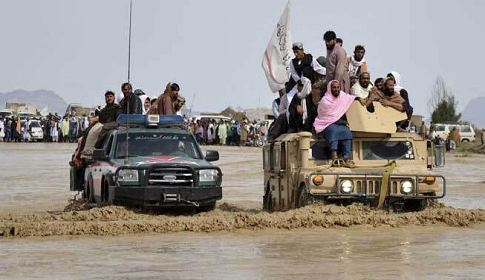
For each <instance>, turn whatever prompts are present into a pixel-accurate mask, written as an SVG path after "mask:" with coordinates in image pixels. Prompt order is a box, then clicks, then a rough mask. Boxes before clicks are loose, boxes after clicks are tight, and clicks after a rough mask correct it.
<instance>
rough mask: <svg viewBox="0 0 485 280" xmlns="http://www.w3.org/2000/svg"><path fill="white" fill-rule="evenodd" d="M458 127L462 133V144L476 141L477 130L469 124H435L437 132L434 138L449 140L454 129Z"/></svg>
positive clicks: (434, 133)
mask: <svg viewBox="0 0 485 280" xmlns="http://www.w3.org/2000/svg"><path fill="white" fill-rule="evenodd" d="M454 127H456V128H457V129H458V132H459V133H460V139H461V142H473V141H475V130H473V127H472V126H471V125H469V124H444V123H437V124H435V131H434V132H433V135H432V136H433V137H434V138H436V137H440V138H441V139H447V138H448V135H449V134H450V132H451V131H452V130H453V128H454Z"/></svg>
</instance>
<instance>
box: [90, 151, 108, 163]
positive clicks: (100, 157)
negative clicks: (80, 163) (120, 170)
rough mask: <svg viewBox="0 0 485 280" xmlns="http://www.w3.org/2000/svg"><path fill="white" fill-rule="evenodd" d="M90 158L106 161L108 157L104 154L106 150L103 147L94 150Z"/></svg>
mask: <svg viewBox="0 0 485 280" xmlns="http://www.w3.org/2000/svg"><path fill="white" fill-rule="evenodd" d="M92 158H93V160H99V161H107V160H108V159H109V157H108V156H107V155H106V152H105V151H104V150H103V149H96V150H94V151H93V155H92Z"/></svg>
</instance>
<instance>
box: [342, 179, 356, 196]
mask: <svg viewBox="0 0 485 280" xmlns="http://www.w3.org/2000/svg"><path fill="white" fill-rule="evenodd" d="M353 189H354V183H352V181H350V180H343V181H342V182H340V190H341V191H342V192H343V193H351V192H352V190H353Z"/></svg>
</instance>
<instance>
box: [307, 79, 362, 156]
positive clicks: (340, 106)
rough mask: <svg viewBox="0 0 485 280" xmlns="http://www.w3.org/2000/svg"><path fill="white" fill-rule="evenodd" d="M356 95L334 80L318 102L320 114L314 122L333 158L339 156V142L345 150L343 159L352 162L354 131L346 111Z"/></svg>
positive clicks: (316, 130)
mask: <svg viewBox="0 0 485 280" xmlns="http://www.w3.org/2000/svg"><path fill="white" fill-rule="evenodd" d="M354 99H355V96H353V95H350V94H347V93H345V92H343V91H341V90H340V83H339V82H338V81H336V80H333V81H331V82H330V83H329V87H328V89H327V92H326V93H325V95H324V96H323V98H322V100H321V101H320V103H318V116H317V118H316V119H315V122H314V123H313V127H314V129H315V132H316V133H317V134H323V136H325V139H326V140H327V143H328V144H329V146H330V150H331V152H332V159H337V158H338V147H339V144H340V146H341V147H342V150H343V159H344V160H345V161H347V162H351V157H352V132H351V131H350V129H349V127H348V123H347V118H346V117H345V113H347V110H348V109H349V108H350V106H351V105H352V103H353V101H354Z"/></svg>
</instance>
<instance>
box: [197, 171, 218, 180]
mask: <svg viewBox="0 0 485 280" xmlns="http://www.w3.org/2000/svg"><path fill="white" fill-rule="evenodd" d="M218 180H219V170H217V169H202V170H199V182H217V181H218Z"/></svg>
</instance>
